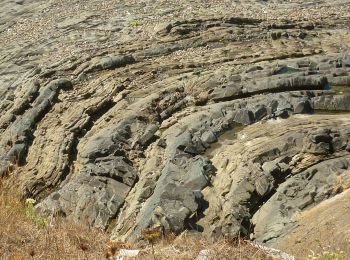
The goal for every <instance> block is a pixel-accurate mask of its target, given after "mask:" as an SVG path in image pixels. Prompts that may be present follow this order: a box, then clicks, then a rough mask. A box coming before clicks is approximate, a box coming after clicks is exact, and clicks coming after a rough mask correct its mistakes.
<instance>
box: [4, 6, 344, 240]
mask: <svg viewBox="0 0 350 260" xmlns="http://www.w3.org/2000/svg"><path fill="white" fill-rule="evenodd" d="M131 2H132V3H131ZM180 2H181V3H179V1H129V0H128V1H113V0H104V1H95V0H91V1H86V3H85V2H84V3H82V2H81V1H56V0H51V1H46V2H45V3H44V2H43V1H31V0H24V1H22V2H21V1H17V2H13V1H5V3H4V7H3V8H1V11H0V12H1V13H0V14H1V15H0V17H1V18H0V35H1V37H0V38H1V39H0V44H1V46H3V48H1V50H0V58H1V60H2V63H1V64H0V107H1V110H0V132H1V137H0V176H6V175H12V176H15V178H16V182H17V183H18V186H19V189H20V190H21V192H22V193H23V196H26V197H35V198H37V199H38V200H39V201H40V202H39V204H38V205H37V207H38V209H40V210H42V211H43V212H46V213H47V214H53V215H55V214H59V215H63V216H65V217H67V218H72V219H75V220H77V221H81V222H84V223H86V224H89V225H91V226H94V227H98V228H102V229H107V228H108V229H110V230H112V237H113V238H118V239H123V240H130V241H137V240H139V239H141V236H140V233H141V231H142V229H145V228H148V227H155V226H161V227H162V228H163V230H164V232H174V233H176V234H180V233H181V232H182V231H184V230H186V229H188V230H195V231H198V232H202V233H203V234H205V235H208V236H212V237H218V236H225V237H236V236H237V235H239V234H241V235H246V236H249V237H251V238H252V239H254V240H257V241H258V242H263V243H266V244H269V245H272V246H279V245H282V244H281V243H280V242H281V241H282V240H283V239H284V240H285V239H287V238H288V235H289V234H291V232H292V231H293V230H297V229H296V228H297V227H298V225H300V221H301V220H300V219H302V218H298V217H297V216H300V214H303V212H305V211H307V210H310V209H311V208H313V207H316V206H317V205H318V204H320V203H322V202H324V201H327V200H328V199H330V198H332V197H333V196H335V195H337V194H338V193H341V192H343V191H344V190H346V189H347V188H348V186H347V185H345V184H347V183H348V181H349V180H348V179H349V174H348V172H349V167H350V166H349V160H350V154H349V152H350V141H349V136H350V117H349V114H348V111H349V110H350V95H349V94H350V91H349V90H350V54H349V47H350V46H349V39H350V37H349V31H348V26H349V24H350V18H349V9H350V4H349V3H347V2H345V1H340V0H337V1H332V3H329V1H315V3H313V1H311V2H310V1H309V2H308V3H304V1H301V0H300V1H299V0H297V1H293V2H292V3H289V2H288V3H286V2H285V1H255V0H245V1H210V3H205V2H204V1H199V0H198V1H197V0H196V1H191V3H188V2H187V1H180ZM316 2H317V3H316ZM70 7H71V8H70ZM316 7H317V8H316ZM340 7H341V8H340ZM344 183H345V184H344ZM284 240H283V241H284Z"/></svg>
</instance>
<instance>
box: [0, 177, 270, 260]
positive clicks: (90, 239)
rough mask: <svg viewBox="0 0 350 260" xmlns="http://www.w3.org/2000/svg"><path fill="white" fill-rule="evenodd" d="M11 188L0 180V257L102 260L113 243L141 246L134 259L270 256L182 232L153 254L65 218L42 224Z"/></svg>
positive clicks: (243, 245) (244, 246) (235, 243)
mask: <svg viewBox="0 0 350 260" xmlns="http://www.w3.org/2000/svg"><path fill="white" fill-rule="evenodd" d="M13 190H16V189H15V188H13V187H12V190H11V189H9V188H8V187H5V185H4V184H1V182H0V207H1V210H0V259H17V260H19V259H104V258H106V254H107V253H108V250H110V249H111V245H114V244H118V246H117V248H118V250H112V252H113V254H115V255H117V254H118V251H119V249H120V248H129V249H130V248H131V249H132V248H133V249H141V253H140V256H139V257H137V259H157V260H159V259H167V260H169V259H195V258H196V257H197V256H198V254H199V252H200V251H201V250H203V249H206V250H209V252H210V256H211V258H210V259H270V258H268V257H266V255H265V254H264V253H263V252H262V251H261V250H260V249H257V248H255V247H254V246H252V245H251V244H249V243H248V242H246V241H243V240H236V241H226V240H220V241H216V242H210V241H208V240H206V239H204V238H202V237H200V236H197V235H196V236H194V235H188V234H182V235H181V236H179V237H175V236H169V237H167V238H166V239H162V240H161V241H160V242H157V243H156V244H155V246H154V253H153V250H152V247H151V246H144V247H137V246H136V245H132V244H123V243H119V242H117V241H109V234H108V233H106V232H102V231H99V230H96V229H91V228H88V227H86V226H82V225H78V224H76V223H71V222H68V221H67V220H63V219H61V220H57V219H56V220H55V223H54V225H50V224H47V225H41V224H38V223H36V222H35V221H33V219H31V218H29V217H28V215H27V214H26V211H27V209H28V206H26V205H25V203H23V202H20V200H19V199H18V198H19V196H17V195H16V194H14V192H13ZM10 191H11V192H10ZM125 245H127V246H125Z"/></svg>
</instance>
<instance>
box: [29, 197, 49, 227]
mask: <svg viewBox="0 0 350 260" xmlns="http://www.w3.org/2000/svg"><path fill="white" fill-rule="evenodd" d="M35 202H36V201H35V199H27V200H26V207H25V215H26V217H27V218H28V219H30V220H31V221H33V223H34V224H35V225H37V226H42V227H44V226H46V225H47V218H46V217H42V216H40V215H39V214H38V213H37V212H36V210H35V208H34V204H35Z"/></svg>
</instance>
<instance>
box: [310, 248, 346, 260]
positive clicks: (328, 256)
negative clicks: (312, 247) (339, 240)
mask: <svg viewBox="0 0 350 260" xmlns="http://www.w3.org/2000/svg"><path fill="white" fill-rule="evenodd" d="M319 259H322V260H345V257H344V252H343V251H340V250H337V251H335V252H331V251H324V252H323V253H322V255H320V254H317V255H315V254H312V255H309V257H308V260H319Z"/></svg>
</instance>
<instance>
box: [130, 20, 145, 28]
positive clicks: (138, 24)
mask: <svg viewBox="0 0 350 260" xmlns="http://www.w3.org/2000/svg"><path fill="white" fill-rule="evenodd" d="M142 25H143V22H140V21H132V22H130V26H131V27H138V26H142Z"/></svg>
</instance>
